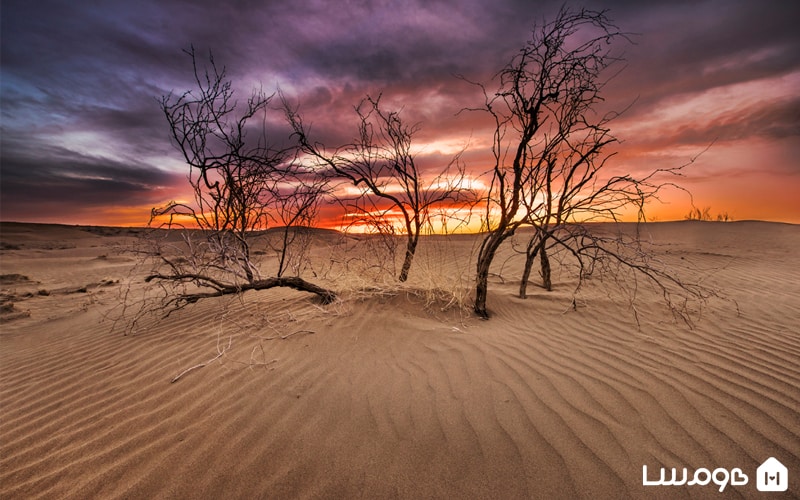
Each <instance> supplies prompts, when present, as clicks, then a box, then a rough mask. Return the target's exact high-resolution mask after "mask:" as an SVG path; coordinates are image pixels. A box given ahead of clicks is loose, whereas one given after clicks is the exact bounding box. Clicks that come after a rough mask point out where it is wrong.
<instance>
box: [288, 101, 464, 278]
mask: <svg viewBox="0 0 800 500" xmlns="http://www.w3.org/2000/svg"><path fill="white" fill-rule="evenodd" d="M380 99H381V98H380V96H378V98H376V99H374V98H372V97H369V96H367V97H366V98H365V99H363V100H362V101H361V102H360V103H359V104H358V105H357V106H356V107H355V111H356V114H357V115H358V131H357V132H358V136H357V138H356V139H355V140H354V141H353V142H352V143H351V144H347V145H345V146H341V147H338V148H334V149H332V150H330V149H328V148H326V147H325V146H324V145H322V144H319V143H317V142H314V141H312V140H311V138H310V137H309V129H308V127H307V126H306V125H305V124H304V123H303V120H302V117H301V116H300V114H299V113H298V112H297V110H296V109H294V108H292V107H291V106H290V105H288V103H286V102H284V109H285V110H286V114H287V117H288V119H289V121H290V123H291V124H292V126H293V128H294V132H295V135H296V136H297V138H298V140H299V142H300V144H301V146H302V149H303V152H304V153H306V154H307V155H309V156H311V157H313V158H315V159H316V160H317V161H318V162H320V164H321V165H324V166H325V167H327V168H328V170H329V173H330V175H331V177H332V178H336V179H341V180H345V181H346V182H348V183H350V184H352V185H353V186H355V187H356V188H358V189H359V190H360V194H359V195H358V196H355V197H340V199H339V201H340V202H342V203H343V205H344V206H345V208H346V210H347V211H348V213H349V215H350V216H351V217H353V219H354V220H357V221H367V225H368V226H369V227H375V228H389V230H390V231H391V233H392V235H393V234H394V224H393V221H392V220H391V219H392V214H390V213H389V212H394V215H395V216H397V215H399V219H400V222H401V225H402V227H401V228H400V231H399V232H401V233H403V234H404V235H405V238H406V248H405V254H404V258H403V265H402V267H401V269H400V273H399V276H398V279H399V281H401V282H402V281H406V280H407V279H408V274H409V271H410V269H411V264H412V262H413V260H414V254H415V252H416V249H417V244H418V243H419V237H420V234H421V233H422V231H423V229H424V228H425V227H426V225H427V224H428V223H429V222H430V217H431V212H432V211H433V210H434V209H437V208H441V207H442V206H444V205H447V204H453V203H458V202H462V201H466V200H467V198H468V197H469V196H468V193H469V192H470V191H469V190H468V189H467V188H465V187H464V183H463V180H464V176H465V173H464V169H463V165H462V164H461V162H460V155H456V156H455V157H454V158H453V159H452V161H450V162H449V163H448V164H447V165H446V166H445V167H444V168H443V169H441V170H440V171H438V172H437V173H434V174H433V175H432V176H430V177H428V176H426V175H425V172H423V171H422V170H421V169H420V166H419V165H418V164H417V161H416V158H415V154H414V151H413V150H412V139H413V137H414V135H415V134H416V133H417V132H418V130H419V125H409V124H407V123H406V122H404V121H403V120H402V119H401V117H400V111H385V110H384V109H382V108H381V105H380Z"/></svg>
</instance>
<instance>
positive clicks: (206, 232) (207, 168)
mask: <svg viewBox="0 0 800 500" xmlns="http://www.w3.org/2000/svg"><path fill="white" fill-rule="evenodd" d="M186 52H187V54H188V55H189V56H190V57H191V59H192V65H193V69H194V77H195V83H196V85H197V88H196V89H195V90H192V91H187V92H185V93H183V94H180V95H174V94H170V95H167V96H164V97H163V98H162V99H161V101H160V104H161V109H162V111H163V112H164V116H165V117H166V119H167V122H168V124H169V127H170V132H171V135H172V140H173V142H174V143H175V145H176V147H177V149H178V150H179V151H180V152H181V154H182V155H183V158H184V160H185V162H186V164H187V165H188V167H189V172H188V181H189V184H190V186H191V188H192V192H193V200H192V201H191V202H185V203H184V202H171V203H169V204H167V205H166V206H164V207H160V208H155V209H153V211H152V217H151V227H157V228H166V229H184V231H182V232H181V233H180V234H181V237H180V238H176V237H175V235H174V232H171V231H166V232H164V231H154V232H152V233H151V235H152V236H151V239H150V243H151V246H150V247H149V251H148V252H147V254H148V256H149V257H150V258H151V261H152V269H151V272H150V273H149V274H148V275H147V277H146V278H145V280H146V281H147V282H149V283H158V284H160V286H161V287H162V288H163V289H164V292H165V295H166V297H167V298H166V303H167V304H168V305H170V306H175V307H180V306H182V305H185V304H187V303H193V302H196V301H197V300H199V299H201V298H205V297H213V296H219V295H226V294H236V293H241V292H244V291H247V290H262V289H267V288H272V287H275V286H289V287H292V288H295V289H298V290H303V291H308V292H311V293H315V294H317V295H319V296H320V297H321V298H322V300H323V301H325V302H330V301H331V300H332V299H333V298H334V293H333V292H331V291H329V290H325V289H323V288H320V287H318V286H316V285H313V284H312V283H309V282H306V281H305V280H303V279H302V278H300V277H299V276H292V277H286V276H284V272H285V270H286V269H285V262H286V259H287V255H288V254H289V252H290V251H291V246H290V243H291V242H290V241H289V240H288V236H287V237H285V238H284V239H283V244H282V245H281V246H280V249H281V251H280V256H279V262H280V263H279V266H278V270H277V273H276V275H275V276H272V277H263V276H262V275H261V271H260V269H259V265H258V263H257V262H255V261H254V260H253V255H252V248H251V247H252V244H253V241H255V240H254V238H255V237H256V236H257V235H258V234H259V232H261V231H263V230H265V229H267V228H268V227H270V225H271V224H273V223H275V222H276V220H279V221H280V222H281V223H282V224H283V225H284V226H285V228H284V229H285V230H286V231H287V234H288V231H289V228H292V227H295V226H297V225H299V224H305V225H309V224H310V221H311V219H312V218H313V216H314V214H315V208H316V201H317V199H318V197H319V195H320V193H321V192H322V191H323V190H324V183H323V182H321V181H320V180H319V179H318V178H317V177H315V174H314V172H313V171H312V170H309V169H308V168H307V167H305V166H303V165H301V164H300V163H299V162H296V161H295V152H296V151H295V148H294V147H291V146H290V147H277V146H275V145H274V144H273V143H271V142H270V140H269V138H268V137H267V133H266V112H267V108H268V106H269V103H270V101H271V99H272V97H273V96H272V95H267V94H265V93H264V92H263V91H261V90H255V91H254V92H253V93H252V95H251V96H250V98H249V99H248V100H247V102H246V105H245V106H244V109H243V110H241V111H240V110H239V109H238V107H237V102H236V100H235V99H234V91H233V88H232V83H231V81H230V80H228V79H226V76H225V69H224V68H221V69H220V68H218V67H217V66H216V64H215V62H214V59H213V57H212V56H209V64H208V67H207V68H206V69H204V70H201V69H200V68H199V67H198V62H197V57H196V55H195V52H194V49H193V48H192V49H191V50H189V51H186Z"/></svg>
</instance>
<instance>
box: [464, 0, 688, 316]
mask: <svg viewBox="0 0 800 500" xmlns="http://www.w3.org/2000/svg"><path fill="white" fill-rule="evenodd" d="M626 39H627V37H626V35H625V33H623V32H621V31H620V30H619V29H618V28H617V27H616V26H615V25H614V24H613V23H612V22H611V21H610V20H609V18H608V17H607V16H606V13H605V12H602V11H592V10H587V9H580V10H572V9H569V8H566V7H564V8H562V9H561V10H560V11H559V13H558V14H557V16H556V17H555V19H554V20H553V21H551V22H548V23H545V24H543V25H540V26H536V27H534V29H533V31H532V35H531V38H530V40H529V41H528V43H527V44H526V45H525V47H524V48H522V49H521V50H520V52H519V53H518V54H517V55H516V56H515V57H513V58H512V59H511V61H510V62H509V63H508V65H506V67H505V68H503V70H501V71H500V72H499V73H498V75H497V76H496V80H497V81H498V88H497V90H496V91H494V92H491V93H490V92H488V91H487V90H486V88H485V86H483V85H479V86H480V87H481V88H482V89H483V93H484V96H485V104H484V106H483V107H482V108H480V109H481V110H483V111H485V112H487V113H488V114H489V116H491V117H492V118H493V120H494V123H495V129H494V140H493V146H492V153H493V156H494V166H493V169H492V171H491V184H490V188H489V192H488V194H487V196H486V199H485V203H486V207H485V210H486V219H485V221H486V222H485V229H486V235H485V237H484V239H483V241H482V244H481V247H480V249H479V253H478V260H477V269H476V271H477V272H476V294H475V304H474V310H475V312H476V313H477V314H478V315H479V316H481V317H484V318H486V317H488V311H487V308H486V300H487V289H488V276H489V268H490V266H491V264H492V262H493V259H494V256H495V254H496V252H497V250H498V248H499V247H500V246H501V244H502V243H503V242H504V241H505V240H506V239H508V238H509V237H511V236H513V235H514V234H515V232H516V231H517V230H518V229H519V228H520V227H522V226H524V225H529V226H532V228H533V235H532V236H531V238H530V239H529V241H528V244H527V245H526V248H525V256H526V262H525V267H524V270H523V275H522V280H521V284H520V291H519V293H520V296H521V297H525V296H526V293H527V283H528V281H529V276H530V271H531V268H532V264H533V261H534V259H535V258H536V257H537V256H538V257H539V258H540V261H541V274H542V280H543V285H544V287H545V288H546V289H548V290H549V289H551V287H552V283H551V269H550V259H549V256H548V252H549V251H550V250H551V249H552V248H561V249H563V250H565V251H566V252H567V253H568V254H571V255H572V256H573V257H574V258H575V259H577V262H578V263H579V280H581V282H582V280H583V279H584V278H585V277H587V276H588V275H590V274H591V273H592V272H593V271H595V270H597V269H599V268H601V267H602V268H603V269H608V270H610V269H611V267H612V266H609V265H603V266H600V265H599V264H600V263H606V262H608V261H613V262H616V263H617V268H619V267H622V268H625V269H629V270H635V271H636V272H638V273H639V274H640V275H644V276H646V277H647V278H648V279H650V280H652V281H653V282H654V283H655V285H656V286H657V287H659V288H660V289H661V290H662V292H664V293H665V298H667V299H668V302H669V303H670V304H675V303H676V301H674V300H672V297H673V296H674V294H675V293H679V294H680V293H682V294H684V295H690V296H693V297H698V298H701V297H702V295H703V292H702V290H701V289H700V288H698V287H693V286H691V285H687V284H685V283H682V282H680V281H679V280H677V279H675V278H673V277H672V276H671V275H670V274H669V273H668V272H666V271H664V270H663V269H660V268H659V267H658V266H656V265H653V261H652V259H649V258H647V255H648V254H647V253H646V252H644V251H643V250H642V247H641V246H639V245H633V246H631V242H627V247H628V248H630V249H631V251H630V252H628V251H624V249H625V247H626V245H622V246H620V243H621V240H620V239H619V238H617V239H614V238H608V237H607V236H594V235H593V234H592V231H591V230H590V227H591V225H590V224H589V223H591V222H598V221H618V220H619V217H620V214H621V213H622V212H623V211H626V210H630V209H631V208H634V209H636V210H637V212H638V214H639V219H640V220H644V217H643V213H644V212H643V211H644V206H645V203H646V202H647V201H649V200H652V199H655V198H657V197H658V196H659V192H660V191H661V190H662V189H663V188H665V187H666V186H672V185H674V184H673V183H672V182H670V181H669V180H668V177H669V176H671V175H680V171H681V169H682V168H684V167H685V166H686V165H683V166H680V167H676V168H668V169H659V170H656V171H654V172H651V173H649V174H647V175H645V176H643V177H638V178H637V177H634V176H632V175H610V174H609V173H608V170H609V169H606V168H604V167H605V166H606V165H607V162H608V160H609V159H610V158H611V157H612V156H613V153H609V152H608V149H609V148H608V147H609V146H610V145H612V144H613V143H615V142H617V139H616V138H615V137H614V136H613V135H612V134H611V131H610V128H609V122H610V121H611V120H613V119H614V118H615V117H616V116H617V114H616V113H609V114H605V115H601V114H598V113H596V108H597V105H598V104H599V103H600V102H601V101H602V97H601V91H602V89H603V87H604V86H605V84H606V83H607V81H608V80H609V77H608V76H607V74H608V72H609V69H610V68H611V67H612V66H613V65H614V64H615V63H617V62H619V61H621V56H620V55H618V54H617V53H615V52H614V42H615V41H619V40H626ZM611 76H613V75H611ZM672 285H674V286H672ZM673 310H675V309H673Z"/></svg>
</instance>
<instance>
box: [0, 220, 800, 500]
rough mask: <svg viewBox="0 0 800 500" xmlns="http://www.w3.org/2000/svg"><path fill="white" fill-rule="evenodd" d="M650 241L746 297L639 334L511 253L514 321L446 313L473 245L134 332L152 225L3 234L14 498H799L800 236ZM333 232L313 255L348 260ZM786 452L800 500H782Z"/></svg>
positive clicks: (7, 229) (249, 297)
mask: <svg viewBox="0 0 800 500" xmlns="http://www.w3.org/2000/svg"><path fill="white" fill-rule="evenodd" d="M647 232H648V237H649V238H651V239H652V240H653V241H654V242H656V243H658V244H659V245H660V246H659V247H658V248H659V252H662V254H663V255H662V256H663V257H664V258H666V259H672V260H674V261H675V262H676V265H685V264H687V263H690V264H691V269H693V270H694V271H692V272H694V273H696V276H694V277H702V278H703V279H704V282H705V283H707V284H708V285H709V286H713V287H715V288H716V289H718V290H720V291H721V293H722V294H723V295H724V296H725V297H726V299H727V300H716V299H715V300H712V301H710V302H709V303H708V304H707V305H706V306H705V307H704V308H703V310H702V316H700V317H696V320H695V325H694V328H693V329H692V328H689V327H688V326H687V325H686V324H684V323H681V322H679V321H676V320H675V319H674V318H673V317H672V316H671V315H669V314H668V312H667V311H665V310H664V308H663V307H662V306H661V305H660V303H659V301H658V297H657V295H655V294H652V293H645V291H642V292H641V294H640V295H639V297H638V300H637V303H636V304H637V311H638V315H639V318H640V323H641V324H640V326H638V327H637V324H636V322H635V320H634V316H633V313H632V310H631V309H630V308H629V307H628V305H627V303H626V301H625V300H617V299H618V298H619V297H615V294H614V293H610V292H609V291H608V288H607V287H608V286H609V285H608V284H593V285H591V286H589V287H588V288H587V289H585V290H584V292H582V294H581V296H580V297H579V300H578V302H577V305H578V308H577V310H574V311H573V310H572V308H571V307H570V304H571V299H572V292H573V288H574V283H573V281H572V278H571V277H570V276H568V275H567V274H566V273H559V272H558V271H556V272H555V273H554V277H553V281H554V290H553V291H552V292H549V293H548V292H546V291H544V290H543V289H541V288H540V287H538V286H536V283H533V284H532V285H531V287H530V288H529V295H530V297H529V298H528V299H526V300H522V299H519V298H516V297H515V293H516V290H517V286H518V280H519V269H520V268H521V262H522V261H521V259H520V258H519V257H515V256H514V254H513V251H511V250H510V249H506V250H505V252H506V255H505V257H504V258H502V259H498V266H497V275H496V276H495V277H494V278H493V279H494V282H493V283H492V288H491V291H490V298H489V307H490V310H491V312H492V313H493V317H492V318H491V319H490V320H489V321H481V320H479V319H476V318H475V317H473V316H471V315H470V314H469V313H468V312H467V311H466V310H463V309H459V308H458V307H450V308H444V305H445V302H446V301H447V298H446V296H445V297H444V298H443V296H442V294H435V293H431V292H430V291H426V290H428V289H429V288H430V285H429V283H430V282H431V280H432V279H433V278H432V276H434V274H435V273H440V274H441V275H446V276H450V277H452V276H455V275H457V274H458V269H460V268H466V270H467V271H470V270H471V264H470V252H472V251H474V249H475V245H476V242H477V237H476V236H454V237H448V238H444V237H434V238H428V239H427V240H426V241H425V242H423V248H422V249H421V251H420V256H419V257H418V259H419V262H418V264H417V266H416V267H414V268H412V280H411V281H412V283H411V284H409V285H408V287H407V288H406V289H405V290H392V289H391V286H384V287H383V291H382V292H381V293H375V292H372V293H364V292H358V291H354V290H355V289H352V290H350V291H346V293H343V294H342V297H341V299H340V300H338V301H337V302H335V303H334V304H331V305H328V306H321V305H319V304H318V303H317V301H316V300H314V299H313V297H312V296H310V295H308V294H304V293H300V292H296V291H292V290H285V289H273V290H266V291H261V292H249V293H247V294H245V295H244V296H243V297H241V298H239V299H235V298H214V299H208V300H204V301H201V302H200V303H198V304H196V305H195V306H192V307H189V308H187V309H184V310H181V311H178V312H176V313H174V314H172V315H171V316H169V317H168V318H166V319H160V318H154V319H151V320H150V321H149V322H145V323H143V326H142V328H140V329H139V331H137V332H136V333H135V334H131V335H124V334H123V333H124V332H123V330H124V329H123V328H122V327H121V326H120V323H116V324H115V323H114V322H113V321H112V319H111V318H112V317H113V312H114V311H116V310H118V308H117V307H116V306H118V304H119V303H120V300H121V295H120V291H121V290H122V289H123V288H125V286H126V284H127V283H131V282H132V283H133V286H134V288H135V287H136V286H138V285H137V283H138V280H140V276H137V275H136V272H133V273H132V272H131V269H132V268H133V265H134V263H135V260H134V257H133V256H132V255H128V254H124V253H118V251H117V249H118V248H119V247H120V246H123V247H124V246H126V245H129V244H130V241H132V240H133V235H132V234H131V233H130V232H129V230H127V229H108V228H106V229H103V228H92V229H86V228H83V229H82V228H75V227H66V226H43V225H28V224H11V223H3V224H2V226H0V242H1V243H2V250H0V258H1V259H2V260H0V266H1V267H2V272H1V273H0V274H2V283H1V284H0V289H1V290H2V298H3V304H4V305H3V309H2V316H1V317H2V327H1V328H0V405H1V410H0V411H1V413H0V417H1V418H0V497H2V498H626V497H631V498H684V497H685V498H737V497H745V498H784V497H797V496H799V495H800V251H798V248H800V226H793V225H785V224H773V223H760V222H734V223H700V222H681V223H659V224H650V225H648V226H647ZM329 239H330V238H328V240H329ZM323 240H325V238H322V239H320V241H317V242H316V243H315V249H314V254H313V258H314V259H319V260H324V259H326V258H328V256H329V255H331V254H332V253H336V252H339V253H340V254H341V251H340V250H337V249H336V248H334V247H332V246H331V245H335V243H331V241H327V240H325V241H323ZM318 268H319V269H322V268H324V264H320V266H319V267H318ZM534 274H535V273H534ZM340 276H341V275H340ZM307 277H308V278H309V279H310V280H314V276H313V275H308V276H307ZM318 277H320V280H322V281H323V282H324V284H325V285H327V286H331V287H332V288H334V289H341V288H342V287H344V285H342V284H341V283H339V285H342V286H341V287H339V288H337V279H338V278H337V276H336V275H334V274H333V273H327V274H326V275H324V276H323V275H322V274H318ZM415 280H416V281H415ZM434 281H435V280H434ZM448 286H449V287H451V288H454V287H458V286H463V287H468V286H469V281H468V279H462V280H460V281H459V280H456V281H454V282H453V281H451V282H449V285H448ZM737 304H738V311H737ZM442 309H445V310H442ZM220 353H222V354H221V355H220ZM217 356H218V357H217ZM215 357H216V359H214V360H213V361H212V362H210V363H208V364H207V365H206V366H204V367H202V368H197V369H194V370H191V371H189V372H186V373H185V374H184V375H183V376H182V377H181V378H180V379H179V380H178V381H177V382H175V383H171V380H172V379H173V378H174V377H176V376H177V375H179V374H181V373H182V372H184V371H185V370H187V369H189V368H191V367H193V366H196V365H198V364H200V363H204V362H207V361H209V360H211V359H213V358H215ZM768 457H775V458H777V459H778V460H779V461H780V462H782V463H783V465H784V466H786V467H787V469H788V478H789V486H788V492H786V493H783V494H781V493H763V492H759V491H758V490H757V485H756V468H757V467H758V466H759V465H760V464H761V463H762V462H763V461H764V460H765V459H767V458H768ZM643 465H647V467H648V469H649V471H650V472H649V475H650V479H653V480H656V479H658V474H659V471H660V468H662V467H664V468H668V471H669V468H672V467H675V468H678V469H679V471H680V469H682V468H683V467H686V468H687V469H688V475H689V479H691V478H692V476H693V474H694V471H695V470H697V469H701V468H707V469H708V470H709V471H713V470H714V469H717V468H724V469H726V470H728V471H731V470H732V469H734V468H739V469H741V471H742V472H743V473H744V474H746V475H747V476H748V478H749V481H748V483H747V484H744V485H736V486H732V485H730V484H729V485H727V486H726V487H725V488H724V491H723V492H722V493H720V492H719V486H718V485H715V484H714V483H713V482H711V483H710V484H708V485H706V486H702V485H693V486H687V485H683V486H647V487H646V486H643V484H642V483H643V474H642V473H643V470H642V467H643ZM718 477H720V478H721V477H722V473H721V472H720V473H719V474H718Z"/></svg>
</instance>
